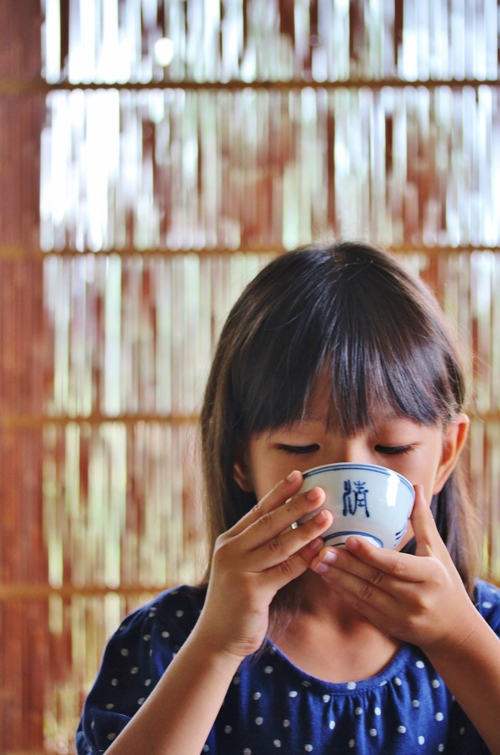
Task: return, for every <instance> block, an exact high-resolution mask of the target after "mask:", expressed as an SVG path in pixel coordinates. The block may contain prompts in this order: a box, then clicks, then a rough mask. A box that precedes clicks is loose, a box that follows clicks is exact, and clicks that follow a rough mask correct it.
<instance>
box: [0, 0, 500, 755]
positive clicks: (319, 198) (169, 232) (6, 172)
mask: <svg viewBox="0 0 500 755" xmlns="http://www.w3.org/2000/svg"><path fill="white" fill-rule="evenodd" d="M498 74H499V6H498V2H497V0H41V3H40V0H23V1H22V2H19V0H2V2H1V4H0V506H1V508H0V511H1V516H0V634H1V644H0V752H1V753H2V754H4V755H5V754H6V753H9V754H10V753H16V755H20V753H35V752H38V753H41V752H47V753H72V752H73V751H74V750H73V736H74V730H75V727H76V724H77V720H78V717H79V713H80V710H81V706H82V702H83V699H84V697H85V695H86V693H87V691H88V689H89V686H90V684H91V683H92V680H93V678H94V676H95V673H96V671H97V667H98V664H99V661H100V657H101V653H102V650H103V646H104V643H105V641H106V638H107V637H108V636H109V635H110V634H111V633H112V632H113V631H114V629H115V628H116V627H117V625H118V623H119V621H120V619H121V617H122V616H123V615H124V614H126V613H128V612H129V611H131V610H132V609H133V608H135V607H136V606H137V605H139V604H142V603H144V602H145V601H147V600H148V599H149V598H150V597H151V596H153V595H154V594H156V593H158V592H159V591H160V590H162V589H164V588H165V587H168V586H171V585H174V584H176V583H180V582H192V581H194V580H196V579H197V577H199V576H200V574H201V571H202V568H203V555H204V541H203V519H202V511H201V501H200V480H199V473H198V469H197V440H196V422H197V416H198V412H199V409H200V404H201V398H202V392H203V385H204V380H205V377H206V375H207V369H208V366H209V362H210V357H211V354H212V351H213V348H214V343H215V341H216V338H217V335H218V332H219V328H220V326H221V323H222V321H223V319H224V317H225V315H226V313H227V311H228V308H229V306H230V305H231V304H232V302H233V301H234V300H235V298H236V297H237V295H238V294H239V292H240V291H241V289H242V288H243V286H244V285H245V284H246V282H247V281H248V280H249V279H250V278H252V277H253V276H254V275H255V273H256V272H257V271H258V270H259V269H260V268H261V267H262V266H263V265H264V264H265V263H267V262H268V260H270V259H271V258H272V257H273V256H275V255H276V254H281V253H284V252H286V250H287V249H290V248H292V247H294V246H296V245H297V244H301V243H305V242H308V241H310V240H312V239H317V238H320V239H324V240H327V239H330V238H332V237H333V236H339V235H343V236H347V237H349V238H352V237H363V238H369V239H372V240H374V241H377V242H380V243H381V244H383V245H385V246H387V247H389V248H391V249H393V250H394V251H396V252H397V253H398V254H399V255H400V256H401V258H402V259H403V260H404V261H405V263H406V264H407V265H408V266H409V267H410V268H411V269H412V270H414V271H415V272H417V273H418V274H419V275H421V276H422V278H424V279H425V280H426V281H427V282H429V283H430V285H431V286H432V287H433V289H434V290H435V292H436V293H437V296H438V298H439V300H440V302H441V303H442V305H443V306H444V308H445V310H446V312H447V314H448V315H449V317H450V318H451V320H452V321H453V322H454V324H455V325H456V327H458V329H459V332H460V337H461V340H462V343H463V347H464V350H465V351H466V353H468V354H470V355H471V357H472V362H471V363H472V367H471V371H470V383H471V400H470V406H469V410H470V414H471V416H472V428H471V436H470V442H469V445H468V448H467V451H466V458H465V464H466V468H467V470H468V475H469V479H470V485H471V489H472V493H473V496H474V499H475V501H476V503H477V507H478V511H479V514H480V516H481V517H482V521H483V533H484V537H483V573H484V575H485V576H489V578H491V579H492V581H496V582H497V584H498V583H500V340H499V334H500V199H499V197H500V87H499V81H498Z"/></svg>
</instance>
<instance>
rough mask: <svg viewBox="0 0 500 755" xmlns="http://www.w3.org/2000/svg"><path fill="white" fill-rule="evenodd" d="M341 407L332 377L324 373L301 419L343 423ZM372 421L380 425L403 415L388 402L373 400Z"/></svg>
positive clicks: (326, 423)
mask: <svg viewBox="0 0 500 755" xmlns="http://www.w3.org/2000/svg"><path fill="white" fill-rule="evenodd" d="M338 415H339V408H338V407H337V406H336V405H335V400H334V392H333V391H332V382H331V378H330V377H329V376H328V375H322V376H321V377H320V378H319V380H318V381H317V382H316V384H315V386H314V387H313V389H312V390H311V393H310V395H309V397H308V398H307V400H306V402H305V406H304V411H303V414H302V416H301V418H300V420H299V421H305V422H318V423H321V424H324V425H326V426H335V425H338V424H342V423H341V422H339V416H338ZM369 416H370V420H371V421H370V422H369V423H368V424H369V425H370V424H373V425H378V424H379V423H383V422H391V421H392V420H395V419H401V418H402V415H401V414H398V413H397V412H396V411H395V409H394V407H393V406H390V405H388V404H387V403H386V402H379V403H378V404H377V402H376V401H375V400H372V402H371V406H370V412H369Z"/></svg>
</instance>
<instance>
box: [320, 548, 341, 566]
mask: <svg viewBox="0 0 500 755" xmlns="http://www.w3.org/2000/svg"><path fill="white" fill-rule="evenodd" d="M337 555H338V554H337V551H336V550H331V551H327V552H326V553H325V555H324V556H323V561H324V562H325V563H327V564H333V563H334V562H335V561H336V560H337Z"/></svg>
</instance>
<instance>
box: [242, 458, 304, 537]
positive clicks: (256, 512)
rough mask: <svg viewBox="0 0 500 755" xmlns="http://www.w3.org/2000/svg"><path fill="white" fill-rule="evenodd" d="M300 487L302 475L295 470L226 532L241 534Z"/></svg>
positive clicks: (280, 504)
mask: <svg viewBox="0 0 500 755" xmlns="http://www.w3.org/2000/svg"><path fill="white" fill-rule="evenodd" d="M301 485H302V473H301V472H299V471H298V470H297V469H295V470H294V471H293V472H291V473H290V474H289V475H288V476H287V477H285V478H284V479H283V480H280V482H278V484H277V485H275V486H274V488H272V489H271V490H270V491H269V493H267V494H266V495H265V496H264V497H263V498H261V500H260V501H259V502H258V503H257V504H256V505H255V506H254V507H253V508H252V509H250V511H248V512H247V513H246V514H245V515H244V516H243V517H242V518H241V519H240V520H239V521H238V522H236V524H235V525H234V526H233V527H231V529H230V530H228V534H229V535H231V536H234V535H238V534H239V533H240V532H243V530H245V529H246V528H247V527H248V526H249V525H251V524H253V523H254V522H256V521H257V519H259V518H260V517H261V516H262V515H263V514H267V513H269V512H270V511H273V510H274V509H275V508H277V507H278V506H282V505H283V503H284V502H285V501H286V500H287V499H288V498H290V497H291V496H293V495H295V493H297V492H298V491H299V490H300V486H301Z"/></svg>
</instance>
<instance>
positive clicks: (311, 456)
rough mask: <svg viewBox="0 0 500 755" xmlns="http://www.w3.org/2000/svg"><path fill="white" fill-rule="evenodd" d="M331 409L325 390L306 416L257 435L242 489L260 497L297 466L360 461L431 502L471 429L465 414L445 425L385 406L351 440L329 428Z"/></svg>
mask: <svg viewBox="0 0 500 755" xmlns="http://www.w3.org/2000/svg"><path fill="white" fill-rule="evenodd" d="M327 412H328V395H327V394H326V393H325V391H323V392H319V394H318V395H317V396H316V398H315V399H314V400H313V401H311V403H310V406H309V407H308V410H307V411H306V413H305V417H304V419H303V420H300V421H296V422H294V423H293V424H291V425H287V426H282V427H278V428H276V429H273V430H266V431H264V432H262V433H259V434H255V435H252V436H251V437H250V438H249V440H248V441H247V443H246V444H245V445H244V447H242V448H240V449H239V452H238V453H237V458H236V462H235V468H234V474H235V479H236V482H237V483H238V484H239V485H240V487H241V488H242V489H243V490H246V491H247V492H254V493H255V495H256V497H257V500H260V499H261V498H262V497H263V496H264V495H265V494H266V493H267V492H268V491H269V490H270V489H271V488H272V487H273V486H274V485H276V484H277V483H278V482H279V481H280V480H281V479H283V478H284V477H286V475H287V474H289V473H290V472H291V471H293V470H294V469H298V470H300V471H301V472H304V471H305V470H307V469H311V468H312V467H317V466H320V465H322V464H332V463H338V462H358V463H363V464H378V465H380V466H384V467H389V468H390V469H393V470H395V471H396V472H399V473H400V474H402V475H403V476H404V477H406V478H407V479H408V480H409V481H410V482H411V483H412V484H417V483H418V484H420V485H422V486H423V488H424V493H425V497H426V499H427V501H428V502H429V503H430V501H431V499H432V496H433V495H434V494H435V493H438V492H439V491H440V490H441V488H442V487H443V485H444V483H445V482H446V479H447V478H448V477H449V475H450V474H451V472H452V470H453V467H454V466H455V463H456V461H457V458H458V455H459V453H460V451H461V449H462V446H463V444H464V442H465V438H466V435H467V428H468V418H467V416H466V415H464V414H459V415H458V416H457V418H456V420H455V422H453V423H451V424H450V425H448V427H446V428H443V427H442V426H441V424H439V425H434V426H431V427H428V426H425V425H421V424H418V423H416V422H414V421H412V420H410V419H407V418H404V417H400V416H396V415H395V414H394V412H391V411H387V410H383V409H382V410H381V411H380V412H379V413H378V414H377V415H376V417H375V421H374V422H373V424H372V425H371V426H370V427H369V428H366V429H364V430H362V431H361V432H359V433H358V434H357V435H355V436H353V437H350V438H346V437H344V436H343V435H341V434H340V433H339V432H338V431H336V430H335V428H332V427H328V426H327ZM407 539H409V538H406V539H405V540H407Z"/></svg>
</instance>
